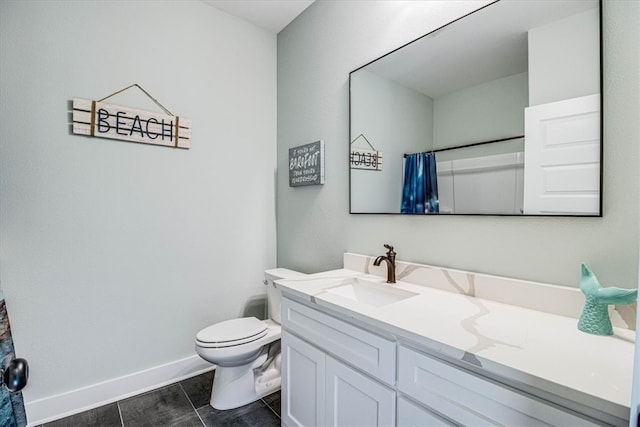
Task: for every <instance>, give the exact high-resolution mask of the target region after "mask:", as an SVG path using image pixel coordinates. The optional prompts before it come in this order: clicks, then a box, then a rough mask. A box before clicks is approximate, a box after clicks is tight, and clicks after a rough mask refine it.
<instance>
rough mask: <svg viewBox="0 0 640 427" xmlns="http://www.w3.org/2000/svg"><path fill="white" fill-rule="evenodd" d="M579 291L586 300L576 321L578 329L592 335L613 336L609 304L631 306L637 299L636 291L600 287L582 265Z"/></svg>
mask: <svg viewBox="0 0 640 427" xmlns="http://www.w3.org/2000/svg"><path fill="white" fill-rule="evenodd" d="M580 289H581V290H582V293H584V295H585V297H586V299H587V300H586V302H585V304H584V309H583V310H582V315H581V316H580V320H579V321H578V329H580V330H581V331H582V332H586V333H588V334H593V335H613V327H612V326H611V319H610V318H609V309H608V306H609V305H610V304H615V305H626V304H633V303H634V302H635V301H636V299H637V298H638V290H637V289H623V288H613V287H610V288H603V287H601V286H600V282H598V278H597V277H596V275H595V274H593V272H592V271H591V270H589V267H587V266H586V265H585V264H584V263H583V264H582V277H581V278H580Z"/></svg>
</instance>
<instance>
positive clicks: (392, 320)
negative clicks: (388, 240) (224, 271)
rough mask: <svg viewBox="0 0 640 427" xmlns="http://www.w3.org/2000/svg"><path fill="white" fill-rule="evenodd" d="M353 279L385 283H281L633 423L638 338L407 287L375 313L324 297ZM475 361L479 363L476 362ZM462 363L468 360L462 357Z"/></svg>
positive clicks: (312, 279) (337, 274)
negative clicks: (403, 293)
mask: <svg viewBox="0 0 640 427" xmlns="http://www.w3.org/2000/svg"><path fill="white" fill-rule="evenodd" d="M349 277H362V278H366V279H367V280H370V281H373V282H379V283H381V284H384V282H385V281H384V279H381V278H380V277H378V276H374V275H369V274H364V273H361V272H357V271H353V270H347V269H340V270H333V271H328V272H323V273H318V274H311V275H308V276H306V277H304V278H299V279H286V280H278V281H277V282H276V283H277V285H278V286H279V287H280V288H281V289H282V291H283V292H285V293H287V292H288V293H291V294H293V295H295V296H297V297H298V298H302V299H304V300H306V301H309V302H312V303H315V304H318V305H320V306H324V307H326V308H329V309H331V310H334V311H337V312H338V313H341V314H342V315H346V316H349V317H351V318H354V319H357V320H359V321H362V322H365V323H367V324H369V325H371V326H372V327H374V328H376V329H381V330H383V331H386V332H388V333H391V334H394V335H395V336H398V337H399V338H400V340H402V339H406V340H410V341H411V342H412V343H417V344H418V345H422V346H424V347H425V348H427V349H428V350H430V351H432V352H435V353H440V354H443V355H446V356H447V357H449V358H454V359H457V360H464V361H465V362H468V363H472V364H474V365H476V367H477V368H481V369H482V370H483V371H486V372H487V373H489V374H493V375H498V376H500V377H503V378H507V379H510V380H512V381H516V382H518V383H520V384H524V385H526V386H529V387H533V388H534V389H538V390H543V391H546V392H549V393H552V394H554V395H557V396H561V397H564V398H567V399H569V400H571V401H575V402H578V403H581V404H583V405H587V406H588V407H592V408H596V409H598V410H601V411H604V412H606V413H609V414H611V415H614V416H617V417H619V418H623V419H628V417H629V406H630V402H631V388H632V376H633V354H634V342H635V332H634V331H630V330H627V329H621V328H614V335H613V336H596V335H590V334H586V333H583V332H581V331H579V330H578V329H577V319H575V318H572V317H565V316H560V315H556V314H549V313H544V312H540V311H535V310H531V309H527V308H522V307H517V306H512V305H507V304H503V303H499V302H495V301H490V300H486V299H481V298H475V297H471V296H467V295H461V294H455V293H451V292H446V291H442V290H438V289H433V288H429V287H427V286H422V285H416V284H412V283H406V282H398V283H396V284H393V285H387V284H384V285H385V286H394V287H397V288H399V289H405V290H408V291H411V292H414V293H417V294H419V295H417V296H415V297H411V298H408V299H405V300H401V301H398V302H395V303H392V304H389V305H386V306H382V307H373V306H370V305H367V304H362V303H359V302H357V301H352V300H349V299H347V298H344V297H341V296H339V295H335V294H332V293H329V292H326V291H325V289H328V288H331V287H335V286H338V285H339V284H340V283H341V282H344V280H345V279H346V278H349ZM473 356H475V357H473ZM463 357H464V359H463Z"/></svg>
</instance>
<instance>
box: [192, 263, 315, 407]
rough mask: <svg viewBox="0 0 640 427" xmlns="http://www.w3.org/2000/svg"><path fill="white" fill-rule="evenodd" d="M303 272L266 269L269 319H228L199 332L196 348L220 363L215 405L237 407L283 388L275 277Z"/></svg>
mask: <svg viewBox="0 0 640 427" xmlns="http://www.w3.org/2000/svg"><path fill="white" fill-rule="evenodd" d="M303 275H304V274H303V273H298V272H296V271H292V270H287V269H286V268H276V269H273V270H267V271H265V272H264V277H265V280H264V283H265V285H266V286H267V301H268V314H269V319H267V320H258V319H257V318H255V317H241V318H238V319H231V320H226V321H224V322H220V323H216V324H214V325H211V326H208V327H206V328H204V329H202V330H201V331H200V332H198V333H197V334H196V352H197V353H198V354H199V355H200V357H202V358H203V359H204V360H206V361H208V362H211V363H213V364H215V365H217V368H216V373H215V375H214V379H213V390H212V392H211V402H210V403H211V406H213V407H214V408H216V409H233V408H237V407H239V406H243V405H246V404H248V403H251V402H254V401H256V400H258V399H260V398H261V397H263V396H266V395H268V394H271V393H273V392H276V391H278V390H279V389H280V384H281V373H280V366H281V364H280V321H281V318H280V299H281V295H280V290H279V289H277V288H276V287H275V285H274V284H273V281H274V280H278V279H286V278H293V277H299V276H303Z"/></svg>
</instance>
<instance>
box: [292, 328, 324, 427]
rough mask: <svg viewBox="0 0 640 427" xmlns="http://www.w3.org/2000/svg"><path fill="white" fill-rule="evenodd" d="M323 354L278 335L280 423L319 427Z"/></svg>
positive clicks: (300, 341)
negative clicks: (280, 359)
mask: <svg viewBox="0 0 640 427" xmlns="http://www.w3.org/2000/svg"><path fill="white" fill-rule="evenodd" d="M325 357H326V356H325V354H324V353H323V352H322V351H320V350H318V349H317V348H315V347H313V346H311V345H309V344H307V343H306V342H304V341H302V340H300V339H298V338H297V337H295V336H293V335H291V334H290V333H288V332H287V331H285V330H283V331H282V422H283V424H285V425H287V426H289V427H293V426H323V425H324V424H325V422H324V411H325V404H324V402H325V400H324V399H325V383H324V381H325Z"/></svg>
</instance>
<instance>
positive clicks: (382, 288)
mask: <svg viewBox="0 0 640 427" xmlns="http://www.w3.org/2000/svg"><path fill="white" fill-rule="evenodd" d="M349 280H350V281H349V282H348V283H345V284H343V285H340V286H336V287H333V288H328V289H325V291H326V292H328V293H330V294H333V295H339V296H341V297H343V298H347V299H350V300H352V301H357V302H360V303H363V304H367V305H371V306H373V307H382V306H385V305H388V304H392V303H394V302H398V301H402V300H404V299H407V298H411V297H413V296H416V295H418V294H416V293H415V292H411V291H406V290H404V289H398V288H396V287H395V285H393V284H384V283H376V282H372V281H370V280H366V279H360V278H354V279H349Z"/></svg>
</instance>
